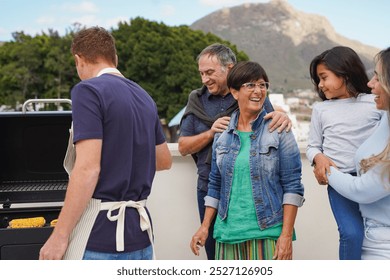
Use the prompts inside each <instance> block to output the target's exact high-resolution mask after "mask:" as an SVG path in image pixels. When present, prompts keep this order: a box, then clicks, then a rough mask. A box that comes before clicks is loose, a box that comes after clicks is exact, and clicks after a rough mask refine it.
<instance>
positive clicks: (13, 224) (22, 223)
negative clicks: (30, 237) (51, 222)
mask: <svg viewBox="0 0 390 280" xmlns="http://www.w3.org/2000/svg"><path fill="white" fill-rule="evenodd" d="M45 223H46V220H45V218H43V217H34V218H24V219H13V220H11V221H10V222H9V227H10V228H34V227H43V226H44V225H45Z"/></svg>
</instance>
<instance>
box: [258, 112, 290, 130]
mask: <svg viewBox="0 0 390 280" xmlns="http://www.w3.org/2000/svg"><path fill="white" fill-rule="evenodd" d="M271 118H272V121H271V123H270V124H269V126H268V128H269V131H270V132H272V131H274V130H275V129H278V133H281V132H282V131H283V130H286V132H289V131H290V130H291V127H292V121H291V120H290V118H289V117H288V115H287V114H286V113H284V112H280V111H273V112H271V113H268V114H267V115H265V116H264V119H265V120H268V119H271Z"/></svg>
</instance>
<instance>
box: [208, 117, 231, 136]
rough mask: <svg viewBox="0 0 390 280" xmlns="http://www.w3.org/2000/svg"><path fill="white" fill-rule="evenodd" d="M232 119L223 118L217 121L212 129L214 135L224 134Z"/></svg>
mask: <svg viewBox="0 0 390 280" xmlns="http://www.w3.org/2000/svg"><path fill="white" fill-rule="evenodd" d="M229 121H230V117H227V116H225V117H222V118H219V119H217V120H216V121H215V122H214V123H213V126H212V127H211V131H212V132H214V133H217V132H223V131H224V130H225V129H227V127H228V125H229Z"/></svg>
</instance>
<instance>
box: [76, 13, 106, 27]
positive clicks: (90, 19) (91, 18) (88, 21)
mask: <svg viewBox="0 0 390 280" xmlns="http://www.w3.org/2000/svg"><path fill="white" fill-rule="evenodd" d="M71 22H77V23H81V25H85V26H87V27H88V26H95V25H100V24H99V19H98V17H96V16H95V15H84V16H81V17H77V18H73V19H72V21H71Z"/></svg>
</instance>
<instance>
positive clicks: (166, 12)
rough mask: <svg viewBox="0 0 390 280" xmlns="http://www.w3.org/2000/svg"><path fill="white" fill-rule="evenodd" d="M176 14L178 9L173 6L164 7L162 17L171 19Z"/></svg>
mask: <svg viewBox="0 0 390 280" xmlns="http://www.w3.org/2000/svg"><path fill="white" fill-rule="evenodd" d="M175 14H176V8H175V7H174V6H173V5H164V6H162V8H161V15H162V16H163V17H169V16H173V15H175Z"/></svg>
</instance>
